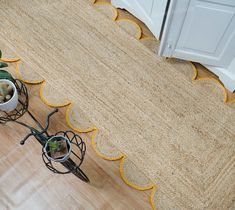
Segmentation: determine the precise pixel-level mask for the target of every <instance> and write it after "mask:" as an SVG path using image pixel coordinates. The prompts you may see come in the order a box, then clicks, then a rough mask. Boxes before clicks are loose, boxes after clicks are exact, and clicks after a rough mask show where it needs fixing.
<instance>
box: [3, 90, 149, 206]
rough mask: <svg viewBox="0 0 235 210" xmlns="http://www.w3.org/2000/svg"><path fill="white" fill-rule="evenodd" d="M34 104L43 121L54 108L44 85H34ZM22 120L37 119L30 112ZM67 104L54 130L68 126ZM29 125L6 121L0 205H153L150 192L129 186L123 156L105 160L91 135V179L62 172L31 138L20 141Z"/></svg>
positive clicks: (85, 165) (87, 163) (54, 122)
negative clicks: (44, 97)
mask: <svg viewBox="0 0 235 210" xmlns="http://www.w3.org/2000/svg"><path fill="white" fill-rule="evenodd" d="M28 90H29V94H30V109H31V110H32V112H33V113H34V114H36V116H37V117H38V118H39V119H40V121H41V122H44V119H45V117H46V115H47V113H48V112H49V111H50V110H51V109H50V108H48V107H46V105H44V104H43V103H42V102H41V100H40V99H39V96H38V93H39V86H28ZM22 121H24V122H27V123H33V122H32V121H31V119H30V118H29V117H28V116H23V117H22ZM68 129H69V128H68V127H67V126H66V123H65V109H60V111H59V113H57V114H56V115H55V116H54V117H53V119H52V124H51V127H50V132H51V133H56V132H57V131H60V130H68ZM27 132H28V131H27V130H26V129H24V128H22V127H20V126H18V125H16V124H14V123H9V124H8V125H0V141H1V147H0V209H1V210H7V209H22V210H25V209H31V210H34V209H37V210H44V209H50V210H52V209H56V210H59V209H61V210H62V209H63V210H66V209H68V210H72V209H76V210H78V209H79V210H82V209H86V210H93V209H102V210H105V209H108V210H111V209H115V210H121V209H123V210H124V209H125V210H126V209H130V210H131V209H138V210H141V209H151V207H150V204H149V201H148V200H149V192H141V191H137V190H134V189H132V188H130V187H128V186H127V185H126V184H125V183H124V182H123V181H122V180H121V178H120V175H119V161H116V162H112V161H105V160H103V159H101V158H100V157H98V156H96V154H95V152H94V151H93V149H92V147H91V141H90V138H89V135H83V137H84V140H85V141H86V145H87V153H86V157H85V161H84V163H83V165H82V169H83V170H84V172H85V173H86V174H87V175H88V176H89V178H90V180H91V183H90V184H85V183H83V182H81V181H80V180H79V179H78V178H77V177H75V176H74V175H70V174H69V175H56V174H53V173H52V172H50V171H49V170H48V169H47V168H46V167H45V166H44V165H43V162H42V159H41V146H40V145H39V143H38V142H36V140H35V139H33V138H32V139H29V141H28V142H27V143H26V144H25V145H24V146H20V144H19V141H20V140H21V139H22V138H23V137H24V136H25V135H26V134H27Z"/></svg>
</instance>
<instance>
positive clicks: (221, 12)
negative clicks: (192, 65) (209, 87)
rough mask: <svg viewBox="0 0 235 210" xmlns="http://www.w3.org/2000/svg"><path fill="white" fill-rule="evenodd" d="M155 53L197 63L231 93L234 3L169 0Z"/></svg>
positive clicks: (234, 77)
mask: <svg viewBox="0 0 235 210" xmlns="http://www.w3.org/2000/svg"><path fill="white" fill-rule="evenodd" d="M159 54H160V55H162V56H166V57H176V58H180V59H184V60H191V61H195V62H199V63H201V64H203V65H205V66H206V67H207V68H209V69H210V70H211V71H213V72H214V73H216V74H217V75H218V76H219V77H220V79H221V80H222V81H223V82H224V85H225V86H226V87H227V88H228V89H229V90H231V91H234V90H235V73H234V72H233V70H232V69H231V68H232V67H233V66H234V64H233V63H232V62H233V60H234V58H235V1H234V0H220V1H219V0H176V1H171V4H170V7H169V12H168V15H167V20H166V24H165V28H164V31H163V36H162V40H161V46H160V50H159Z"/></svg>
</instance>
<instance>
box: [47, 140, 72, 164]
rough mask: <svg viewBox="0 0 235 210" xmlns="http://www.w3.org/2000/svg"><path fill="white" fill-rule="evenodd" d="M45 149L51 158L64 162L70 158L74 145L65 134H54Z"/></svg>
mask: <svg viewBox="0 0 235 210" xmlns="http://www.w3.org/2000/svg"><path fill="white" fill-rule="evenodd" d="M43 150H44V153H45V155H46V156H47V158H48V159H49V160H52V161H55V162H64V161H66V160H67V159H68V158H69V156H70V154H71V150H72V147H71V143H70V141H69V140H68V139H67V138H65V137H64V136H53V137H52V138H50V139H49V140H48V141H47V143H46V144H45V146H44V148H43Z"/></svg>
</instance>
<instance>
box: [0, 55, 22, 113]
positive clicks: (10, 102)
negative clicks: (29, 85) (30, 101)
mask: <svg viewBox="0 0 235 210" xmlns="http://www.w3.org/2000/svg"><path fill="white" fill-rule="evenodd" d="M1 57H2V52H1V50H0V58H1ZM7 66H8V65H7V63H4V62H0V69H1V70H0V110H2V111H6V112H10V111H12V110H14V109H15V108H16V107H17V104H18V92H17V89H16V86H15V80H14V78H13V77H12V76H11V74H10V73H9V72H7V71H6V70H3V69H2V68H5V67H7Z"/></svg>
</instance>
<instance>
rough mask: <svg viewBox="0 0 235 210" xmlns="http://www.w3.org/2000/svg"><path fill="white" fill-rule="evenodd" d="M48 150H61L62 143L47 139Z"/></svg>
mask: <svg viewBox="0 0 235 210" xmlns="http://www.w3.org/2000/svg"><path fill="white" fill-rule="evenodd" d="M48 144H49V148H50V152H59V151H61V150H63V145H62V144H61V142H59V141H49V142H48Z"/></svg>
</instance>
